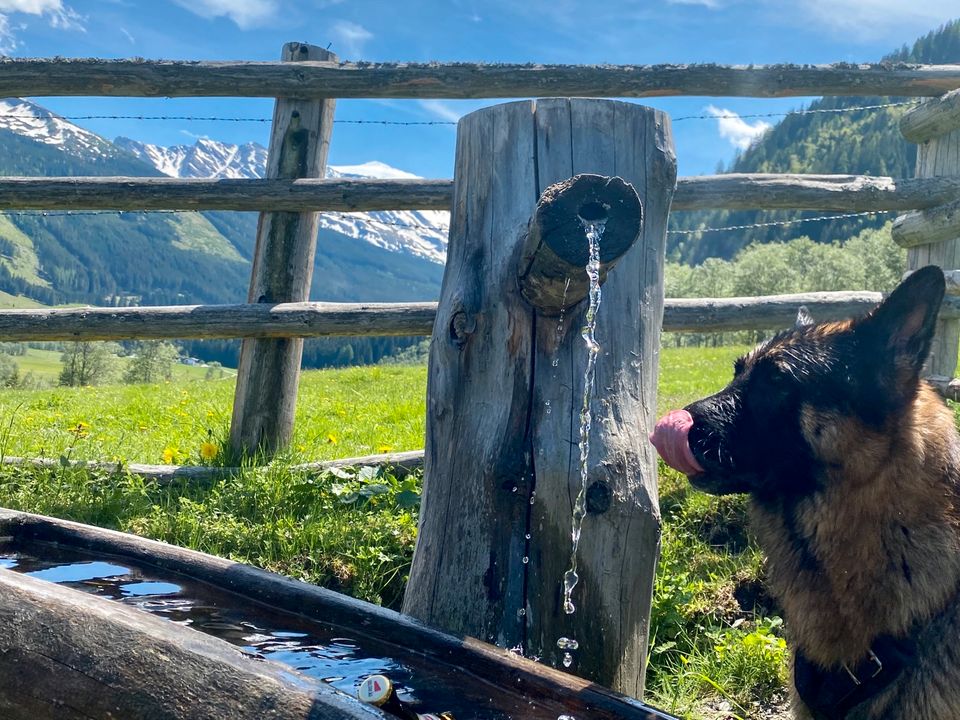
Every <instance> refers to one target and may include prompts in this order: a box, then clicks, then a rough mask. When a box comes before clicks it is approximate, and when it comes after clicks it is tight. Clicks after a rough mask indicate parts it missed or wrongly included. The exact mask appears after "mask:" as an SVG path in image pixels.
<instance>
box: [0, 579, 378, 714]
mask: <svg viewBox="0 0 960 720" xmlns="http://www.w3.org/2000/svg"><path fill="white" fill-rule="evenodd" d="M0 622H2V623H3V627H4V632H3V633H2V634H0V716H2V717H3V718H5V720H36V718H58V720H115V719H116V718H124V719H125V720H152V719H153V718H169V720H196V719H197V718H237V719H238V720H243V719H246V720H307V719H308V718H309V719H310V720H335V719H336V720H339V719H340V718H354V719H355V720H361V719H365V720H376V719H377V718H380V719H381V720H383V719H384V718H386V717H387V716H386V715H384V714H383V713H382V712H380V711H379V710H377V709H376V708H373V707H371V706H369V705H363V704H362V703H360V701H359V700H356V699H354V698H352V697H350V696H349V695H346V694H344V693H341V692H339V691H336V690H334V689H333V688H332V687H331V686H329V685H326V684H325V683H321V682H317V681H316V680H313V679H311V678H308V677H306V676H304V675H300V674H299V673H297V672H296V671H293V670H291V669H290V668H287V667H283V666H280V665H277V664H275V663H273V662H270V661H268V660H264V659H263V658H257V659H255V658H252V657H250V656H248V655H244V654H243V653H241V652H240V650H239V649H237V648H234V647H232V646H230V645H228V644H227V643H226V642H224V641H223V640H219V639H216V638H213V637H210V636H207V635H204V634H202V633H200V632H197V631H196V630H193V629H190V628H188V627H184V626H182V625H180V624H178V623H174V622H169V621H167V620H164V619H161V618H159V617H156V616H154V615H150V614H149V613H145V612H142V611H140V610H137V609H136V608H133V607H128V606H126V605H124V604H122V603H113V602H109V601H106V600H104V599H102V598H98V597H95V596H91V595H90V594H88V593H84V592H81V591H79V590H74V589H71V588H66V587H63V586H60V585H56V584H54V583H50V582H47V581H44V580H40V579H36V578H32V577H27V576H26V575H20V574H17V573H14V572H12V571H10V570H0Z"/></svg>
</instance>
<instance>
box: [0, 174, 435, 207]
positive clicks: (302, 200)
mask: <svg viewBox="0 0 960 720" xmlns="http://www.w3.org/2000/svg"><path fill="white" fill-rule="evenodd" d="M452 189H453V181H452V180H420V179H416V180H410V179H397V180H377V179H367V180H341V179H326V178H294V179H289V178H260V179H254V178H250V179H247V178H244V179H232V178H231V179H224V178H139V177H48V178H33V177H13V178H9V177H8V178H0V208H7V209H10V210H32V209H36V210H127V211H140V210H246V211H271V212H296V213H299V212H306V211H316V210H327V211H340V212H359V211H367V210H449V209H450V198H451V191H452Z"/></svg>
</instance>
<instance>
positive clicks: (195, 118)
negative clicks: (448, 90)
mask: <svg viewBox="0 0 960 720" xmlns="http://www.w3.org/2000/svg"><path fill="white" fill-rule="evenodd" d="M922 103H923V100H904V101H899V102H890V103H880V104H877V105H858V106H855V107H842V108H813V109H811V108H807V109H801V110H784V111H780V112H768V113H705V114H701V115H680V116H677V117H674V118H671V120H672V121H673V122H680V121H683V120H723V119H736V118H770V117H787V116H790V115H816V114H821V113H852V112H860V111H863V110H882V109H884V108H893V107H906V106H915V105H920V104H922ZM2 118H13V119H15V120H51V119H60V120H177V121H184V122H233V123H245V122H249V123H270V122H273V118H264V117H228V116H220V115H57V114H47V115H41V114H39V113H9V114H0V119H2ZM333 122H334V124H340V125H396V126H417V125H421V126H430V125H446V126H450V125H456V124H457V121H456V120H371V119H365V118H357V119H353V118H346V119H342V120H339V119H334V121H333Z"/></svg>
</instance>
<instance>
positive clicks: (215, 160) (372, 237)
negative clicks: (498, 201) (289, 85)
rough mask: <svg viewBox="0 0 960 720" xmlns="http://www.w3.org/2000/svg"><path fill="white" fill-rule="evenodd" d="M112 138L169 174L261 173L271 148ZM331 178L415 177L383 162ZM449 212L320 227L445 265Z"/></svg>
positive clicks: (386, 215)
mask: <svg viewBox="0 0 960 720" xmlns="http://www.w3.org/2000/svg"><path fill="white" fill-rule="evenodd" d="M114 143H115V144H116V145H117V146H118V147H120V148H122V149H123V150H126V151H127V152H129V153H131V154H133V155H135V156H136V157H138V158H140V159H141V160H144V161H146V162H148V163H150V164H151V165H153V166H154V167H155V168H156V169H157V170H159V171H160V172H162V173H163V174H164V175H169V176H171V177H185V178H190V177H208V178H259V177H263V175H264V173H265V171H266V164H267V150H266V148H264V147H263V146H261V145H258V144H257V143H246V144H244V145H232V144H229V143H221V142H217V141H216V140H210V139H208V138H201V139H200V140H197V142H196V143H194V144H193V145H175V146H172V147H163V146H159V145H149V144H147V143H141V142H137V141H135V140H130V139H128V138H117V139H116V140H115V141H114ZM327 177H330V178H345V179H363V178H381V179H396V178H416V177H417V176H416V175H412V174H411V173H408V172H404V171H403V170H398V169H397V168H393V167H390V166H389V165H386V164H385V163H382V162H376V161H373V162H367V163H363V164H360V165H340V166H337V165H333V166H330V167H328V168H327ZM449 223H450V218H449V213H446V212H439V211H384V212H368V213H338V212H328V213H322V214H321V215H320V227H321V228H326V229H329V230H332V231H334V232H337V233H340V234H342V235H346V236H348V237H352V238H356V239H359V240H364V241H366V242H368V243H370V244H372V245H376V246H377V247H382V248H385V249H387V250H390V251H393V252H400V253H408V254H411V255H415V256H417V257H422V258H425V259H427V260H430V261H432V262H435V263H440V264H442V263H443V262H444V261H445V260H446V256H447V231H448V228H449Z"/></svg>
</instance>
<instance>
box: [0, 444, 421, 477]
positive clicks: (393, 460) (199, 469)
mask: <svg viewBox="0 0 960 720" xmlns="http://www.w3.org/2000/svg"><path fill="white" fill-rule="evenodd" d="M0 463H2V464H3V465H13V466H16V467H33V468H38V469H42V470H52V469H56V468H60V467H63V461H62V460H60V459H58V458H24V457H15V456H4V457H2V458H0ZM67 466H68V467H70V468H74V469H83V470H88V471H91V472H100V473H109V474H111V475H113V474H130V475H137V476H138V477H142V478H143V479H144V480H148V481H150V482H153V483H157V484H159V485H170V484H173V483H184V484H186V485H194V484H200V483H206V482H210V481H213V480H220V479H222V478H227V477H233V476H236V475H239V474H240V473H241V472H243V471H244V468H240V467H219V466H213V465H147V464H143V463H122V462H99V461H95V460H74V461H69V462H68V463H67ZM352 467H383V468H388V469H390V470H391V471H392V472H393V473H394V475H395V476H397V477H404V476H406V475H409V474H410V473H412V472H416V471H417V470H420V469H421V468H422V467H423V450H409V451H406V452H396V453H379V454H377V455H362V456H360V457H348V458H340V459H338V460H321V461H318V462H310V463H300V464H297V465H284V469H285V470H289V471H290V472H293V473H305V474H310V473H323V472H325V471H327V470H332V469H336V468H352Z"/></svg>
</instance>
